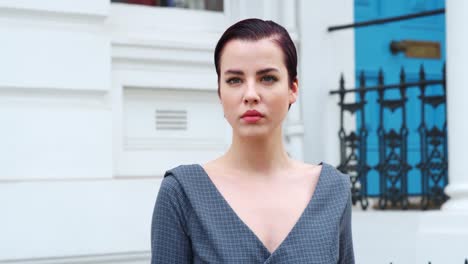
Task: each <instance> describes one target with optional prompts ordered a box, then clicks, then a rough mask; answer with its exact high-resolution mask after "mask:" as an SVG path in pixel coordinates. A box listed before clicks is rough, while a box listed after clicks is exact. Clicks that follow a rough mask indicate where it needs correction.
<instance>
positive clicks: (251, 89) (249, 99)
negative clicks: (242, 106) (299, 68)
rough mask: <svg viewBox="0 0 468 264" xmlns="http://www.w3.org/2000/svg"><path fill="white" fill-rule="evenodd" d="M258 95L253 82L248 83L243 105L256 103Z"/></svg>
mask: <svg viewBox="0 0 468 264" xmlns="http://www.w3.org/2000/svg"><path fill="white" fill-rule="evenodd" d="M259 101H260V95H259V94H258V91H257V87H256V85H255V83H254V82H248V83H247V85H246V89H245V94H244V103H258V102H259Z"/></svg>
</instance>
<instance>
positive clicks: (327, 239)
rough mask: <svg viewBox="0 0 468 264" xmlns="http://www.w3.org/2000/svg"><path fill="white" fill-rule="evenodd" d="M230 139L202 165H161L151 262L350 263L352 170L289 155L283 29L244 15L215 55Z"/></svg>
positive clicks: (291, 56) (294, 83) (291, 54)
mask: <svg viewBox="0 0 468 264" xmlns="http://www.w3.org/2000/svg"><path fill="white" fill-rule="evenodd" d="M214 59H215V66H216V73H217V74H218V95H219V99H220V102H221V104H222V106H223V110H224V116H225V118H226V120H227V122H228V123H229V124H230V126H231V127H232V132H233V133H232V144H231V146H230V148H229V149H228V151H227V152H226V153H225V154H224V155H223V156H221V157H219V158H217V159H215V160H212V161H210V162H207V163H205V164H192V165H181V166H178V167H176V168H173V169H171V170H169V171H167V172H166V174H165V176H164V179H163V181H162V183H161V187H160V190H159V193H158V196H157V200H156V205H155V208H154V213H153V222H152V230H151V246H152V263H153V264H156V263H326V264H329V263H354V254H353V244H352V237H351V202H350V182H349V178H348V177H347V176H346V175H344V174H341V173H340V172H339V171H338V170H336V169H335V168H334V167H332V166H331V165H329V164H327V163H324V162H322V163H320V164H318V165H310V164H305V163H302V162H300V161H297V160H293V159H292V158H290V157H288V154H287V153H286V151H285V148H284V145H283V133H282V123H283V121H284V119H285V117H286V114H287V113H288V110H289V107H290V106H291V104H293V103H294V102H295V101H296V98H297V96H298V80H297V55H296V49H295V47H294V43H293V42H292V40H291V38H290V36H289V34H288V33H287V31H286V30H285V29H284V28H283V27H281V26H280V25H278V24H276V23H274V22H272V21H263V20H259V19H247V20H243V21H240V22H238V23H236V24H234V25H232V26H231V27H230V28H228V29H227V30H226V31H225V32H224V34H223V35H222V37H221V39H220V40H219V42H218V44H217V46H216V49H215V54H214Z"/></svg>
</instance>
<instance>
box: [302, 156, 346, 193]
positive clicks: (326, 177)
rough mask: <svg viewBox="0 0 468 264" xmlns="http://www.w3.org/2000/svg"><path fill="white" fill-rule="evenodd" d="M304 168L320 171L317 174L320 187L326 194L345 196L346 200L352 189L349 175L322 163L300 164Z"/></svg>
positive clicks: (326, 163)
mask: <svg viewBox="0 0 468 264" xmlns="http://www.w3.org/2000/svg"><path fill="white" fill-rule="evenodd" d="M298 164H299V165H300V166H303V167H304V168H308V169H310V170H319V168H320V167H321V169H320V172H317V173H318V175H319V179H318V181H319V184H318V185H319V186H320V188H321V189H322V191H324V192H325V193H327V194H329V195H334V196H343V198H344V199H346V198H347V196H348V194H349V192H350V190H351V189H350V188H351V179H350V177H349V175H347V174H344V173H342V172H341V171H339V170H338V169H337V168H336V167H335V166H334V165H332V164H330V163H328V162H325V161H322V162H320V163H318V164H309V163H303V162H301V163H298Z"/></svg>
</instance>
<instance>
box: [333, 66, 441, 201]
mask: <svg viewBox="0 0 468 264" xmlns="http://www.w3.org/2000/svg"><path fill="white" fill-rule="evenodd" d="M431 86H432V88H434V86H437V87H440V88H441V89H439V91H438V92H437V93H434V92H433V91H434V89H431V93H429V92H428V88H429V87H431ZM414 89H418V90H417V91H414ZM411 90H412V91H413V94H414V92H416V94H418V96H417V97H416V98H415V97H414V96H413V97H412V98H411V106H412V108H411V109H408V105H409V102H408V92H410V91H411ZM330 94H337V95H339V103H338V105H339V107H340V110H341V111H340V130H339V132H338V136H339V139H340V153H341V156H340V164H339V166H338V169H339V170H340V171H342V172H343V173H346V174H348V175H350V177H351V182H352V200H353V204H356V203H358V202H359V203H360V204H361V207H362V208H363V209H366V208H367V207H368V206H369V198H376V199H378V203H377V207H378V208H380V209H388V208H390V207H392V208H401V209H408V208H413V207H416V208H421V209H428V208H438V207H440V205H441V204H442V203H444V202H445V201H446V200H447V199H448V197H447V195H446V194H445V192H444V188H445V186H446V185H447V183H448V177H447V168H448V161H447V122H446V107H445V104H446V81H445V66H444V67H443V69H442V79H438V80H427V79H426V72H425V70H424V67H423V66H422V65H421V67H420V70H419V74H418V78H417V80H416V81H411V82H408V81H407V80H406V74H405V70H404V69H403V68H402V69H401V72H400V76H399V83H395V84H387V85H386V84H385V83H384V73H383V71H382V69H381V70H379V72H378V76H377V85H375V86H366V75H365V73H364V72H361V74H360V76H359V87H358V88H354V89H345V80H344V77H343V75H342V76H341V79H340V89H339V90H335V91H331V92H330ZM390 94H391V95H392V96H389V95H390ZM351 95H354V98H351ZM350 101H351V102H350ZM370 103H371V104H373V107H374V108H373V109H369V104H370ZM415 106H416V109H415ZM435 109H439V110H442V111H443V122H442V124H439V125H437V124H430V122H428V120H427V119H428V116H429V117H430V115H429V114H428V112H429V111H431V110H432V111H434V110H435ZM369 111H371V112H369ZM345 113H348V114H350V116H354V118H355V119H356V123H357V124H358V126H356V128H355V129H349V128H346V127H345V125H344V124H345V122H344V115H345ZM366 113H367V114H366ZM370 114H372V115H374V117H376V118H375V120H374V121H373V122H374V129H373V130H371V129H370V128H369V126H368V125H366V124H368V123H366V118H368V115H370ZM389 115H393V117H390V118H389ZM395 115H397V116H398V117H395ZM409 117H410V119H409ZM417 119H419V121H418V124H414V120H417ZM408 120H412V122H413V123H411V127H413V129H411V130H410V128H409V126H408ZM395 123H399V124H398V125H397V127H395ZM392 126H393V127H392ZM414 127H416V128H414ZM410 133H411V138H412V139H414V140H413V141H412V142H419V144H417V145H418V146H417V149H416V150H415V149H414V147H413V148H412V149H411V160H412V161H411V162H409V155H410V152H409V150H408V136H409V134H410ZM370 136H372V139H373V142H374V143H375V144H376V145H375V146H374V145H373V147H374V151H373V152H372V151H370V150H369V147H370V146H369V137H370ZM415 137H416V138H415ZM369 155H372V156H371V157H370V156H369ZM414 157H417V159H418V160H417V162H414ZM371 161H373V164H370V162H371ZM410 172H412V173H410ZM371 173H372V174H373V175H377V177H378V179H377V181H375V180H374V181H373V183H374V185H375V183H376V182H378V192H377V193H370V192H369V185H368V184H369V180H370V178H369V177H370V174H371ZM410 174H411V175H410ZM415 175H417V179H418V180H417V182H418V183H417V184H418V185H419V186H417V188H416V189H418V191H417V192H410V191H409V185H408V180H409V179H410V178H409V177H413V178H412V179H411V182H412V183H413V185H414V182H415V181H414V179H415V178H414V177H416V176H415ZM413 185H412V186H413ZM410 196H414V197H417V198H416V200H418V202H417V203H416V204H413V203H410V200H409V197H410ZM411 200H413V199H411Z"/></svg>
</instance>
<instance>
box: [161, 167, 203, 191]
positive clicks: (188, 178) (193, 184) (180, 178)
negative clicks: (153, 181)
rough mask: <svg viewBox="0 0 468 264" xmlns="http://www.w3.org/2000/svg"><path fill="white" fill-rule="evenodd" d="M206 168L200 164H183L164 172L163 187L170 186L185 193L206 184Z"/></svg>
mask: <svg viewBox="0 0 468 264" xmlns="http://www.w3.org/2000/svg"><path fill="white" fill-rule="evenodd" d="M204 173H205V172H204V170H203V167H202V166H201V165H200V164H181V165H178V166H176V167H173V168H171V169H168V170H167V171H166V172H165V173H164V177H163V179H162V182H161V188H163V187H164V188H170V189H172V190H173V191H176V192H182V193H184V194H185V195H187V194H189V193H191V192H192V191H193V189H196V188H198V187H202V185H204V182H205V181H204V180H203V176H204Z"/></svg>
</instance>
